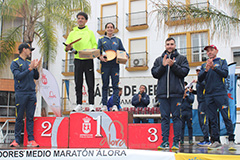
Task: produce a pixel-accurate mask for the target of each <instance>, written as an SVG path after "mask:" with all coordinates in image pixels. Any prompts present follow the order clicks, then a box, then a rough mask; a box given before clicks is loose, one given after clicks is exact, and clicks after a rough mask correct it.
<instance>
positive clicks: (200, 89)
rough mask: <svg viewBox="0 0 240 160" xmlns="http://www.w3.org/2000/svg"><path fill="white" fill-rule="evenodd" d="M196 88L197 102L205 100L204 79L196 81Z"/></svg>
mask: <svg viewBox="0 0 240 160" xmlns="http://www.w3.org/2000/svg"><path fill="white" fill-rule="evenodd" d="M196 88H197V101H198V103H201V102H204V101H205V95H204V92H205V91H204V89H205V81H203V82H199V81H198V82H197V85H196Z"/></svg>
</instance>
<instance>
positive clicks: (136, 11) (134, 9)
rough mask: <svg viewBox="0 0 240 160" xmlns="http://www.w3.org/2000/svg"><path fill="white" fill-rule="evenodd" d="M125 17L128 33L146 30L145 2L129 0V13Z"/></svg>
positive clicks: (143, 0) (144, 0) (146, 14)
mask: <svg viewBox="0 0 240 160" xmlns="http://www.w3.org/2000/svg"><path fill="white" fill-rule="evenodd" d="M126 16H127V27H126V29H127V30H129V31H132V30H140V29H147V28H148V25H147V21H148V20H147V16H148V13H147V1H146V0H129V13H127V14H126Z"/></svg>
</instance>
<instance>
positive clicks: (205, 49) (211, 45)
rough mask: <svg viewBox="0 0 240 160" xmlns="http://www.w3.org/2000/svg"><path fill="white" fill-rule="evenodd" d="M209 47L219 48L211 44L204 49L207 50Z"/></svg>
mask: <svg viewBox="0 0 240 160" xmlns="http://www.w3.org/2000/svg"><path fill="white" fill-rule="evenodd" d="M209 47H210V48H214V49H216V50H218V49H217V47H216V46H215V45H209V46H206V47H205V48H204V50H207V49H208V48H209Z"/></svg>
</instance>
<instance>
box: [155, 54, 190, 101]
mask: <svg viewBox="0 0 240 160" xmlns="http://www.w3.org/2000/svg"><path fill="white" fill-rule="evenodd" d="M165 54H167V52H166V51H164V53H163V54H162V55H161V56H160V57H158V58H157V59H156V60H155V62H154V65H153V67H152V70H151V72H152V75H153V77H154V78H156V79H158V83H157V84H158V86H157V97H158V98H169V97H183V94H184V77H186V76H187V75H188V72H189V65H188V61H187V58H186V57H184V56H183V55H180V54H179V53H178V51H177V50H175V51H173V53H171V54H170V55H168V54H167V55H168V56H167V58H169V57H170V58H171V59H173V58H174V57H175V62H174V64H173V65H172V66H171V67H170V66H169V65H167V66H163V65H162V61H163V57H164V55H165Z"/></svg>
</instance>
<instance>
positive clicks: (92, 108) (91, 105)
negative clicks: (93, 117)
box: [89, 104, 96, 112]
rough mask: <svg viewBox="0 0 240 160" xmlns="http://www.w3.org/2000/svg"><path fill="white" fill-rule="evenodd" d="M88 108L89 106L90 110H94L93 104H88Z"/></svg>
mask: <svg viewBox="0 0 240 160" xmlns="http://www.w3.org/2000/svg"><path fill="white" fill-rule="evenodd" d="M89 108H90V112H95V111H96V109H95V107H94V105H93V104H90V106H89Z"/></svg>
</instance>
